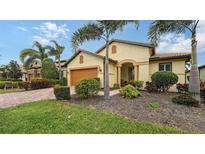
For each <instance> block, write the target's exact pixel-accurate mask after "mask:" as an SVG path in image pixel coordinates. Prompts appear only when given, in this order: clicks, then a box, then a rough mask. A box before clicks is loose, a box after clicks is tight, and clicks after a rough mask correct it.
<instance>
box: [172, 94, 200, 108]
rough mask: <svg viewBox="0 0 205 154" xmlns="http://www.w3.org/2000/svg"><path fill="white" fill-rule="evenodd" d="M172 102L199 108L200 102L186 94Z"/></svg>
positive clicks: (173, 99)
mask: <svg viewBox="0 0 205 154" xmlns="http://www.w3.org/2000/svg"><path fill="white" fill-rule="evenodd" d="M172 102H173V103H177V104H182V105H187V106H194V107H198V106H199V101H197V100H195V99H194V98H192V97H191V96H190V95H186V94H184V95H180V96H176V97H173V98H172Z"/></svg>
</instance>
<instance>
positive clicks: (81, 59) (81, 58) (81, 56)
mask: <svg viewBox="0 0 205 154" xmlns="http://www.w3.org/2000/svg"><path fill="white" fill-rule="evenodd" d="M82 63H83V55H80V64H82Z"/></svg>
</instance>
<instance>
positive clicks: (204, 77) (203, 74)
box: [186, 68, 205, 83]
mask: <svg viewBox="0 0 205 154" xmlns="http://www.w3.org/2000/svg"><path fill="white" fill-rule="evenodd" d="M199 75H200V80H201V81H202V82H205V68H201V69H199ZM188 76H190V72H188V73H186V79H187V83H189V81H188Z"/></svg>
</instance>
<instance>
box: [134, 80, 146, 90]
mask: <svg viewBox="0 0 205 154" xmlns="http://www.w3.org/2000/svg"><path fill="white" fill-rule="evenodd" d="M143 84H144V81H140V80H136V81H134V85H135V87H136V88H137V89H140V88H142V87H143Z"/></svg>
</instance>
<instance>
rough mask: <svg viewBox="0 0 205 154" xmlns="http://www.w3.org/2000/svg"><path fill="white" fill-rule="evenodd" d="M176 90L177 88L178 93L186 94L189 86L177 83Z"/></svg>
mask: <svg viewBox="0 0 205 154" xmlns="http://www.w3.org/2000/svg"><path fill="white" fill-rule="evenodd" d="M176 88H177V91H178V92H179V93H186V92H188V89H189V84H180V83H178V84H177V86H176Z"/></svg>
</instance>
